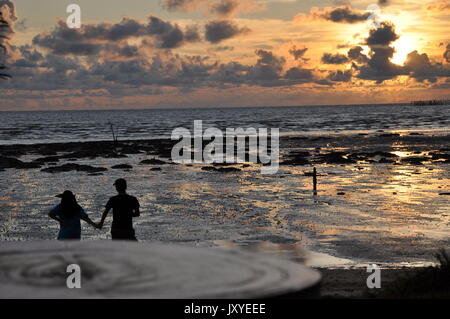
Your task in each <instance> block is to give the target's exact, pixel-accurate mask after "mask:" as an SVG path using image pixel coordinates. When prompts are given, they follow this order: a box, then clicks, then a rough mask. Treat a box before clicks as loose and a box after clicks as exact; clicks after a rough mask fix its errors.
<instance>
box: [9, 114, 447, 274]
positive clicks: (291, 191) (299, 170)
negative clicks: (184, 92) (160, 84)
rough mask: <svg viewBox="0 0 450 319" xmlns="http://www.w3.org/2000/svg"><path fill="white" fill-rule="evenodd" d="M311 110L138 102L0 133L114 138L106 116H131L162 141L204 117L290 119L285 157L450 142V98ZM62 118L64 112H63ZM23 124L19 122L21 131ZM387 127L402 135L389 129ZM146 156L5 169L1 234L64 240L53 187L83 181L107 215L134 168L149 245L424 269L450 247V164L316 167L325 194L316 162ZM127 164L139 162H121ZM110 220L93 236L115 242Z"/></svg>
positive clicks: (139, 133)
mask: <svg viewBox="0 0 450 319" xmlns="http://www.w3.org/2000/svg"><path fill="white" fill-rule="evenodd" d="M311 110H312V109H311V108H281V109H273V108H264V109H252V108H248V109H241V110H229V109H228V110H226V112H225V111H224V110H194V111H189V112H187V111H183V110H167V111H164V112H162V113H158V112H156V111H133V112H130V113H129V115H127V117H123V116H124V114H125V113H124V112H122V111H107V112H106V111H102V112H61V113H59V114H58V113H55V112H37V113H31V112H27V113H22V114H20V115H17V113H7V116H6V117H3V119H6V120H4V121H3V122H2V123H1V125H0V136H2V137H3V138H4V139H3V140H2V141H1V143H3V144H11V143H18V142H20V143H22V142H30V141H31V142H33V141H35V142H36V141H39V142H44V141H48V140H51V141H55V140H61V139H62V140H67V141H68V140H80V139H81V140H84V139H85V137H83V136H84V134H86V136H88V137H89V139H102V138H108V136H109V134H110V133H109V131H108V125H107V123H108V121H109V120H111V119H112V118H115V119H120V117H121V116H122V119H123V122H121V123H122V124H121V130H127V131H128V132H131V131H133V133H127V137H128V135H131V136H130V137H133V138H140V137H142V138H151V137H157V136H167V135H170V131H169V129H170V128H171V127H176V126H180V125H181V126H186V127H190V126H192V122H191V120H192V121H193V119H202V118H204V119H206V120H205V123H209V124H214V125H218V126H219V127H220V126H228V127H233V126H234V127H237V126H241V127H248V126H251V125H254V126H255V127H258V126H263V125H267V126H269V127H281V133H282V134H283V135H298V133H295V132H298V131H302V133H301V134H302V135H303V136H304V138H302V139H300V140H297V141H296V142H295V143H294V142H291V141H290V140H289V139H288V140H287V142H286V139H285V140H282V143H281V153H282V154H286V153H288V152H289V151H309V152H316V151H318V150H317V149H316V148H317V147H320V148H321V149H320V152H328V151H352V152H354V151H356V152H360V151H368V152H370V151H377V150H378V151H385V152H393V153H395V154H397V155H398V156H400V157H401V158H404V157H409V156H420V155H422V154H426V153H427V152H430V151H440V152H442V150H443V149H447V152H448V145H449V143H448V141H449V136H450V120H449V116H448V114H449V113H448V111H449V107H448V106H440V107H426V108H424V107H421V108H417V107H415V108H413V107H409V106H408V107H406V106H397V107H394V106H377V107H368V108H366V109H364V112H365V113H366V114H365V113H363V112H362V111H361V110H362V109H361V107H358V106H353V107H319V108H317V109H314V110H315V111H314V113H311ZM121 112H122V113H121ZM177 112H178V113H177ZM87 113H89V114H87ZM169 113H170V114H172V118H170V116H168V114H169ZM86 114H87V115H86ZM127 114H128V113H127ZM155 114H159V115H155ZM176 114H178V115H176ZM181 114H184V115H183V116H181ZM308 114H309V115H308ZM327 114H328V115H327ZM150 115H151V116H153V118H152V120H150V117H149V116H150ZM303 116H305V117H306V119H304V118H303ZM55 117H60V119H61V121H60V122H58V121H56V122H54V121H55ZM67 117H71V118H72V120H73V122H71V121H70V120H68V118H67ZM163 117H164V119H163V120H161V122H158V121H159V120H160V119H162V118H163ZM7 118H9V120H8V119H7ZM20 121H24V122H23V123H24V124H23V125H22V126H18V124H17V123H19V122H20ZM52 121H53V122H52ZM50 122H52V123H53V124H54V125H50V124H49V123H50ZM14 123H15V124H14ZM30 123H36V127H32V126H30V125H31V124H30ZM55 123H56V124H55ZM58 123H59V124H58ZM74 123H75V124H74ZM102 123H103V124H102ZM305 123H306V124H305ZM327 123H328V124H327ZM14 125H15V126H16V127H20V129H18V130H20V132H19V131H18V130H15V131H14V130H12V129H11V128H12V127H13V126H14ZM95 125H97V127H96V126H95ZM8 129H9V130H11V132H12V133H11V132H9V133H8ZM381 131H384V132H386V131H389V132H398V133H400V135H403V137H402V138H401V139H396V138H383V137H380V134H382V133H383V132H381ZM14 132H15V133H14ZM361 132H365V133H366V134H361ZM411 132H413V135H410V133H411ZM418 132H420V133H419V134H424V135H423V137H422V136H421V135H418ZM68 151H70V150H68ZM36 157H39V156H38V155H33V156H31V155H26V156H22V157H21V158H20V159H21V160H24V161H31V160H33V159H35V158H36ZM148 158H149V156H148V155H145V154H143V155H130V156H129V157H128V158H124V159H105V158H97V159H93V160H78V161H76V163H78V164H89V165H93V166H98V167H106V168H108V171H107V172H105V174H103V175H100V176H89V175H88V174H86V173H76V172H69V173H59V174H49V173H45V172H41V171H40V170H39V169H30V170H16V169H7V170H5V171H0V240H2V241H22V240H38V239H44V240H53V239H54V238H56V235H57V232H58V225H57V224H56V223H55V222H53V221H51V220H49V218H48V217H47V212H48V210H49V209H50V208H51V207H52V206H53V205H56V204H57V202H58V200H57V199H56V198H54V197H53V196H54V195H55V194H59V193H60V192H61V191H63V190H65V189H71V190H73V191H74V193H76V194H77V195H78V198H79V202H80V204H81V205H82V206H83V207H84V208H85V209H86V211H87V212H88V213H89V214H90V216H91V217H92V218H93V219H94V220H99V219H100V217H101V213H102V211H103V207H104V205H105V203H106V202H107V200H108V198H109V196H112V195H114V189H113V186H112V184H113V181H114V180H115V179H116V178H119V177H125V178H127V179H128V181H129V184H130V193H131V194H133V195H136V196H137V197H138V198H139V200H140V202H141V206H142V211H143V214H142V217H141V218H138V219H136V221H135V226H136V231H137V236H138V238H139V239H140V240H142V241H162V242H174V243H179V244H184V245H190V246H206V247H222V248H231V249H245V250H253V251H259V252H263V253H267V254H271V255H276V256H279V257H280V258H288V259H292V260H297V261H302V262H305V263H306V264H308V265H313V266H328V267H330V266H333V267H353V266H358V265H364V264H367V263H378V264H380V265H383V266H384V267H396V266H422V265H427V264H429V263H430V262H434V254H435V253H436V252H437V250H438V249H440V248H449V247H450V231H449V223H450V211H449V196H446V195H440V194H441V193H447V192H449V190H450V170H449V166H450V164H448V163H443V162H426V163H424V165H410V164H400V165H394V164H379V163H368V162H358V163H357V164H348V165H347V164H346V165H326V164H320V165H317V166H316V167H317V169H318V172H319V174H320V176H319V189H318V193H317V195H316V196H315V195H314V194H313V192H312V191H311V189H312V178H311V177H308V176H305V175H304V174H305V172H310V171H311V170H312V168H311V167H310V166H280V170H279V172H278V173H277V174H275V175H261V173H260V167H259V166H258V165H256V164H254V165H252V166H250V167H247V168H244V169H243V170H242V172H239V173H227V174H225V173H219V172H207V171H203V170H202V169H201V168H202V165H197V164H195V165H193V166H188V165H162V166H161V169H162V170H161V171H151V170H150V169H151V167H152V166H142V165H138V163H139V162H140V161H141V160H144V159H148ZM123 163H127V164H131V165H133V169H132V170H130V171H122V170H112V169H109V168H110V167H111V166H113V165H116V164H123ZM61 164H64V162H60V163H59V164H58V165H61ZM338 194H341V195H338ZM109 225H110V219H108V220H107V225H106V228H105V229H104V230H102V231H98V230H95V229H92V228H90V227H89V226H88V225H86V224H85V225H83V238H84V239H85V240H96V239H107V238H109V233H108V231H109V228H108V227H109Z"/></svg>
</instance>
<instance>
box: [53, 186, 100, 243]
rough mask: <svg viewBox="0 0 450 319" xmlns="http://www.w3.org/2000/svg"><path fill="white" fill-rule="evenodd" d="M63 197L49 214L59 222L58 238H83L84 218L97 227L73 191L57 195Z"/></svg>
mask: <svg viewBox="0 0 450 319" xmlns="http://www.w3.org/2000/svg"><path fill="white" fill-rule="evenodd" d="M56 197H59V198H61V203H60V204H59V205H56V206H55V207H54V208H53V209H52V210H51V211H50V212H49V213H48V216H49V217H50V218H52V219H54V220H56V221H58V222H59V225H60V228H59V234H58V240H80V239H81V223H80V220H84V221H85V222H86V223H88V224H89V225H91V226H93V227H95V228H97V227H98V226H97V224H95V223H94V222H93V221H92V220H91V219H90V218H89V216H88V215H87V214H86V213H85V211H84V209H83V208H82V207H81V206H80V205H78V203H77V200H76V198H75V195H74V194H73V193H72V192H71V191H65V192H64V193H62V194H60V195H57V196H56Z"/></svg>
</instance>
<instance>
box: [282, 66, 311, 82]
mask: <svg viewBox="0 0 450 319" xmlns="http://www.w3.org/2000/svg"><path fill="white" fill-rule="evenodd" d="M286 78H287V79H289V80H295V81H296V82H310V81H312V80H313V72H312V71H311V70H309V69H303V68H300V67H293V68H290V69H289V70H288V71H287V72H286Z"/></svg>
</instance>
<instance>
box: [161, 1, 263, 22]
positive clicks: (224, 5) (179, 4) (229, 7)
mask: <svg viewBox="0 0 450 319" xmlns="http://www.w3.org/2000/svg"><path fill="white" fill-rule="evenodd" d="M161 6H162V7H163V8H165V9H166V10H168V11H171V12H174V11H181V12H192V11H195V10H200V11H202V12H203V13H206V14H209V15H217V16H219V17H221V18H229V17H231V16H235V15H236V14H238V13H240V12H254V11H256V10H259V9H261V8H262V6H261V5H258V4H256V3H255V2H254V0H162V1H161Z"/></svg>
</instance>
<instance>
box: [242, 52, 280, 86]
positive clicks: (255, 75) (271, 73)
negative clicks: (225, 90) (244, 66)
mask: <svg viewBox="0 0 450 319" xmlns="http://www.w3.org/2000/svg"><path fill="white" fill-rule="evenodd" d="M255 53H256V55H257V56H258V60H257V61H256V65H254V66H253V67H252V69H251V70H250V78H251V79H252V80H256V81H264V82H266V83H268V82H271V81H273V80H278V79H280V77H281V74H282V71H283V68H284V65H285V64H286V59H285V58H283V57H278V56H275V55H274V54H273V53H272V52H271V51H266V50H256V51H255Z"/></svg>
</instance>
